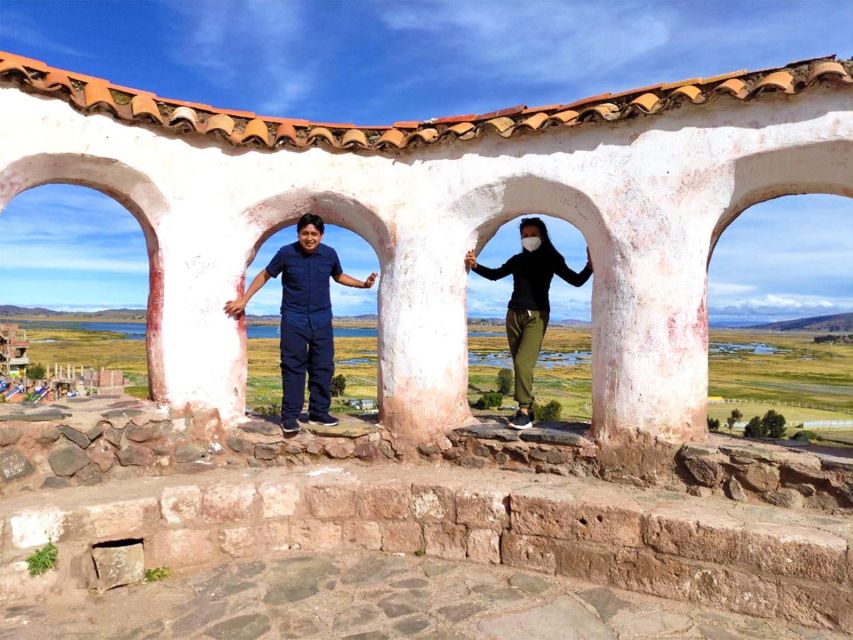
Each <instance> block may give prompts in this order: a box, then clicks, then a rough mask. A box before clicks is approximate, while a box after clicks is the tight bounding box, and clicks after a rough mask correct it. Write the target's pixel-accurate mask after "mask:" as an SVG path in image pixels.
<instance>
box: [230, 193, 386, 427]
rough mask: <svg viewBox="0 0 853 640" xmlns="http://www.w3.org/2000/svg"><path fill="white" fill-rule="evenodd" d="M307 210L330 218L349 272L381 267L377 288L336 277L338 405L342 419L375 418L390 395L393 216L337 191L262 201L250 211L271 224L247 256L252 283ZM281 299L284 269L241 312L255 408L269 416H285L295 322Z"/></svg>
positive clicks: (360, 274)
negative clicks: (385, 319) (383, 294)
mask: <svg viewBox="0 0 853 640" xmlns="http://www.w3.org/2000/svg"><path fill="white" fill-rule="evenodd" d="M305 213H314V214H317V215H319V216H320V217H321V218H322V219H323V221H324V224H325V233H324V237H323V241H322V242H323V244H325V245H327V246H330V247H332V248H333V249H335V251H336V253H337V254H338V257H339V259H340V263H341V267H342V269H343V273H344V274H347V275H349V276H352V277H354V278H356V279H357V280H360V281H363V280H365V279H366V278H367V277H368V276H369V275H370V274H371V273H373V272H376V273H378V274H379V279H378V280H377V282H376V284H375V285H374V286H373V287H372V288H371V289H358V288H353V287H347V286H344V285H342V284H340V283H336V282H334V281H331V282H330V283H329V284H330V296H331V302H332V313H333V316H334V321H333V331H334V352H335V363H334V364H335V373H334V378H333V385H332V407H331V412H332V414H333V415H335V416H337V417H339V418H340V419H344V420H350V421H352V420H356V421H357V420H361V421H367V422H374V423H375V422H376V421H377V420H378V417H379V415H380V409H381V403H382V398H381V384H380V381H381V371H382V359H381V357H380V353H381V351H382V323H381V309H380V305H379V299H380V298H379V295H378V294H379V287H381V286H382V272H383V270H384V269H385V267H386V265H387V264H388V263H389V261H390V260H391V259H392V255H393V247H392V238H391V233H390V231H389V229H388V227H387V226H386V225H385V223H384V222H383V221H381V220H380V219H379V218H378V217H377V216H376V215H375V214H374V213H373V212H372V211H371V210H369V209H368V208H367V207H365V206H364V205H362V204H360V203H358V202H357V201H355V200H352V199H349V198H345V197H343V196H340V195H338V194H333V193H321V194H309V195H306V194H303V193H300V194H285V195H282V196H278V197H276V198H273V199H271V200H268V201H266V202H264V203H261V204H260V205H257V206H255V207H253V208H252V209H251V210H250V212H249V217H250V218H251V219H252V220H253V221H254V222H255V224H256V225H258V226H260V227H261V228H263V229H264V230H263V231H262V232H261V233H260V234H259V237H258V240H257V241H256V242H255V244H254V246H253V247H252V250H251V252H250V253H249V255H248V256H247V263H246V264H247V267H246V271H245V276H244V279H245V281H246V287H248V284H249V283H250V282H251V280H252V278H254V277H255V276H256V275H257V274H258V273H260V272H261V271H262V270H263V269H264V268H265V267H266V266H267V264H268V263H269V261H270V260H271V259H272V258H273V256H274V255H275V254H276V252H277V251H278V250H279V249H280V248H281V247H284V246H287V245H291V244H293V243H296V242H297V231H296V222H297V221H298V219H299V218H300V217H301V216H302V215H303V214H305ZM281 304H282V283H281V276H279V277H278V278H276V279H275V281H274V282H268V283H267V284H266V285H265V286H264V287H263V289H261V291H260V292H259V293H258V294H257V296H256V297H255V298H254V299H253V301H252V302H251V303H250V305H251V307H252V308H250V309H247V313H248V314H249V317H248V318H247V317H246V316H244V317H243V318H241V320H240V331H241V340H242V341H243V344H244V345H245V346H244V353H245V354H246V355H245V362H246V405H247V410H251V411H253V412H254V413H256V414H261V415H266V416H278V415H279V411H280V408H281V401H282V386H283V385H282V373H281V370H280V350H279V341H280V339H281V333H282V331H286V330H287V328H286V326H284V325H282V323H281V310H280V307H281ZM258 312H260V314H259V313H258ZM258 315H262V316H263V317H262V318H259V317H257V316H258ZM309 395H310V388H309V390H308V391H307V392H306V393H305V394H304V402H305V403H306V406H307V403H308V398H309ZM304 417H305V415H303V418H304Z"/></svg>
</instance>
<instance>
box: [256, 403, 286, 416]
mask: <svg viewBox="0 0 853 640" xmlns="http://www.w3.org/2000/svg"><path fill="white" fill-rule="evenodd" d="M254 413H255V414H256V415H259V416H266V417H268V418H274V417H276V416H278V415H279V414H281V409H280V408H279V407H278V406H277V405H274V404H269V405H266V404H265V405H261V406H259V407H255V409H254Z"/></svg>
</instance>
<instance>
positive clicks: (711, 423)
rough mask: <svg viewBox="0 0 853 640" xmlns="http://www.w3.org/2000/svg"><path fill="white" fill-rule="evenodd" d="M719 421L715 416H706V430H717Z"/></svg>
mask: <svg viewBox="0 0 853 640" xmlns="http://www.w3.org/2000/svg"><path fill="white" fill-rule="evenodd" d="M719 430H720V421H719V420H718V419H717V418H711V417H708V431H719Z"/></svg>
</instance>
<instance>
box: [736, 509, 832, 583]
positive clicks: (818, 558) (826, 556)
mask: <svg viewBox="0 0 853 640" xmlns="http://www.w3.org/2000/svg"><path fill="white" fill-rule="evenodd" d="M742 536H743V542H742V544H741V548H740V555H739V556H738V557H737V561H739V562H740V563H741V564H745V565H748V566H753V567H757V568H759V569H761V570H763V571H769V572H771V573H775V574H776V575H780V576H798V577H802V578H808V579H811V580H817V581H819V582H822V583H835V584H841V583H843V582H844V581H845V579H846V577H847V540H845V539H844V538H842V537H841V536H839V535H836V534H833V533H829V532H827V531H823V530H821V529H819V528H811V527H808V528H807V527H799V526H795V525H789V524H785V525H781V524H771V523H757V524H751V525H750V526H749V527H746V528H744V530H743V534H742ZM728 561H729V562H730V561H731V560H728ZM724 562H725V560H724Z"/></svg>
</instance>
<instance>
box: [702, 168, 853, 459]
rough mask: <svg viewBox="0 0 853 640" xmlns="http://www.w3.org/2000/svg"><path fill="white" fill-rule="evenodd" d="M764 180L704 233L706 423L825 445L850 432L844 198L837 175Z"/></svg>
mask: <svg viewBox="0 0 853 640" xmlns="http://www.w3.org/2000/svg"><path fill="white" fill-rule="evenodd" d="M769 185H770V186H767V187H759V188H755V189H749V190H748V192H747V193H746V194H745V195H744V197H743V198H741V199H740V200H738V201H737V202H736V203H735V204H734V205H733V206H732V207H731V208H730V210H729V211H727V212H725V214H724V215H723V216H722V217H721V219H720V221H719V223H718V225H717V228H716V229H715V231H714V235H713V236H712V239H711V252H712V254H711V256H710V257H709V266H708V309H709V322H710V335H709V349H708V352H709V353H708V363H709V365H708V368H709V386H708V389H709V391H708V395H709V404H708V418H709V428H711V429H712V430H716V429H719V430H720V431H721V432H723V433H726V434H731V435H734V436H746V435H749V436H752V437H756V436H757V437H768V436H770V437H783V438H786V439H789V438H792V437H796V438H797V439H800V440H802V441H803V442H804V443H805V442H808V441H809V440H810V439H812V440H813V439H814V438H815V437H817V438H823V439H824V441H823V442H821V443H820V445H821V446H832V444H831V441H832V440H835V439H838V440H843V439H844V437H843V433H844V431H845V429H846V430H847V431H849V432H853V395H851V394H850V392H849V390H850V389H851V388H853V268H851V267H850V265H851V264H853V234H850V233H847V232H845V230H846V229H849V228H850V221H851V220H853V198H849V197H843V196H844V195H848V194H850V190H849V189H847V188H845V187H844V186H843V185H838V184H822V185H816V184H814V183H809V182H807V183H805V184H803V183H797V182H790V183H787V184H779V183H778V182H777V181H772V182H769ZM786 192H787V193H794V194H802V193H803V192H808V193H807V194H805V195H786ZM761 193H763V194H765V197H764V198H763V199H762V198H760V197H758V195H757V194H761ZM769 411H773V412H775V414H776V415H782V416H784V418H785V424H784V426H782V425H781V424H780V421H779V420H778V418H776V417H774V415H771V417H770V419H765V418H766V416H767V414H768V412H769ZM753 418H754V420H753ZM750 423H751V424H750ZM774 424H775V425H777V426H776V427H775V428H772V425H774ZM808 446H816V445H808Z"/></svg>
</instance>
